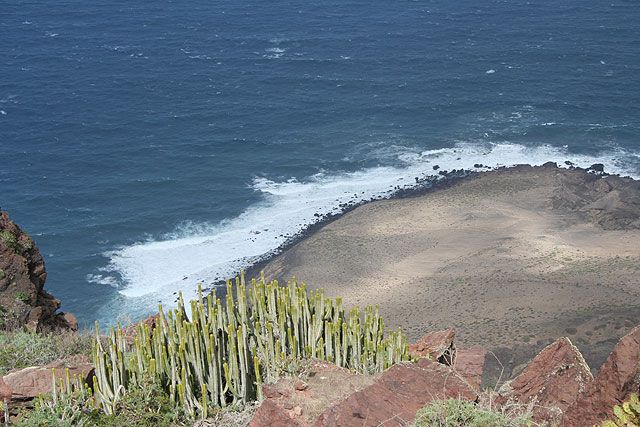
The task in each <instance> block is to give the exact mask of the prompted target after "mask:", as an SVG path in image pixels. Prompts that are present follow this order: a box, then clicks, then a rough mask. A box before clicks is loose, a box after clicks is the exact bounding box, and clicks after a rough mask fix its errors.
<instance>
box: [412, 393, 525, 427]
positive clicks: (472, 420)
mask: <svg viewBox="0 0 640 427" xmlns="http://www.w3.org/2000/svg"><path fill="white" fill-rule="evenodd" d="M530 425H531V424H530V417H529V416H527V415H523V416H518V417H516V418H510V417H507V416H506V415H504V414H500V413H498V412H494V411H491V410H487V409H483V408H481V407H480V406H478V405H477V404H475V403H473V402H468V401H465V400H460V399H447V400H433V401H432V402H431V403H429V404H428V405H427V406H425V407H424V408H422V409H420V410H419V411H418V413H417V414H416V418H415V420H414V426H415V427H528V426H530Z"/></svg>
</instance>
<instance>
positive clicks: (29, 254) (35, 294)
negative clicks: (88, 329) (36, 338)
mask: <svg viewBox="0 0 640 427" xmlns="http://www.w3.org/2000/svg"><path fill="white" fill-rule="evenodd" d="M46 278H47V272H46V269H45V266H44V261H43V260H42V255H40V251H39V250H38V247H37V246H36V244H35V243H34V241H33V239H32V238H31V237H29V236H28V235H27V234H26V233H25V232H24V231H22V230H21V229H20V227H18V226H17V225H16V224H14V223H13V221H11V220H10V219H9V214H7V212H4V211H0V322H1V323H3V325H0V327H2V326H4V327H19V326H22V325H26V326H28V327H29V328H31V329H33V330H36V331H38V332H48V331H51V330H55V329H63V330H73V329H74V328H75V329H77V320H76V321H75V322H74V319H75V317H73V318H71V317H70V316H67V318H65V316H64V313H56V312H57V311H58V309H59V308H60V301H59V300H57V299H55V298H54V297H53V296H52V295H50V294H49V293H48V292H47V291H45V290H44V283H45V280H46ZM71 316H73V315H71Z"/></svg>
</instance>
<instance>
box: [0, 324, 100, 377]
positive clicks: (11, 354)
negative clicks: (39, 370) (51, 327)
mask: <svg viewBox="0 0 640 427" xmlns="http://www.w3.org/2000/svg"><path fill="white" fill-rule="evenodd" d="M92 345H93V338H92V337H91V336H89V335H86V334H64V335H54V334H39V333H36V332H22V331H0V375H6V373H7V372H8V371H10V370H11V369H16V368H26V367H27V366H35V365H46V364H47V363H51V362H55V361H56V360H60V359H62V358H64V357H66V356H73V355H77V354H83V355H85V356H88V355H90V354H91V348H92Z"/></svg>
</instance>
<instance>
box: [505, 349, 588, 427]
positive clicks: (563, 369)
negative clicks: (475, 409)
mask: <svg viewBox="0 0 640 427" xmlns="http://www.w3.org/2000/svg"><path fill="white" fill-rule="evenodd" d="M592 382H593V376H592V375H591V371H590V370H589V367H588V366H587V364H586V363H585V361H584V359H583V357H582V354H580V351H579V350H578V349H577V348H576V347H575V346H574V345H572V344H571V341H569V339H568V338H561V339H559V340H558V341H556V342H555V343H553V344H551V345H549V346H548V347H546V348H545V349H543V350H542V351H541V352H540V353H539V354H538V355H537V356H536V357H535V358H534V359H533V361H531V363H530V364H529V366H527V368H526V369H525V370H524V371H523V372H522V374H520V375H519V376H518V377H516V378H515V379H514V380H513V381H509V382H507V383H505V384H504V385H503V386H502V387H501V388H500V397H499V398H498V403H499V404H501V405H504V404H506V403H507V402H515V403H520V404H523V405H530V404H531V405H535V406H534V407H533V416H534V420H535V421H536V422H547V423H548V424H550V425H551V424H553V423H556V424H559V423H560V421H561V420H562V414H563V413H564V412H565V411H566V410H567V408H569V406H571V405H572V404H573V403H574V402H575V401H576V398H577V397H578V395H579V394H580V393H582V392H584V391H585V390H586V389H587V387H588V386H589V385H590V384H591V383H592ZM585 425H586V424H585ZM589 425H591V424H589Z"/></svg>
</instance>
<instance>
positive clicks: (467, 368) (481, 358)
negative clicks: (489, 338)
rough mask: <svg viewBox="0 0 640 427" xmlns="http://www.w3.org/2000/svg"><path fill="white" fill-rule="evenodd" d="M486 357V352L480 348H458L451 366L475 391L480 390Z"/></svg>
mask: <svg viewBox="0 0 640 427" xmlns="http://www.w3.org/2000/svg"><path fill="white" fill-rule="evenodd" d="M486 357H487V350H485V349H484V348H483V347H481V346H476V347H472V348H459V349H457V350H456V352H455V358H454V360H453V363H452V365H451V366H452V367H453V370H454V371H456V373H457V374H458V375H460V376H461V377H462V378H464V379H465V380H467V382H468V383H469V385H471V386H472V387H473V388H474V389H475V390H480V386H481V385H482V374H483V372H484V362H485V359H486Z"/></svg>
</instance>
